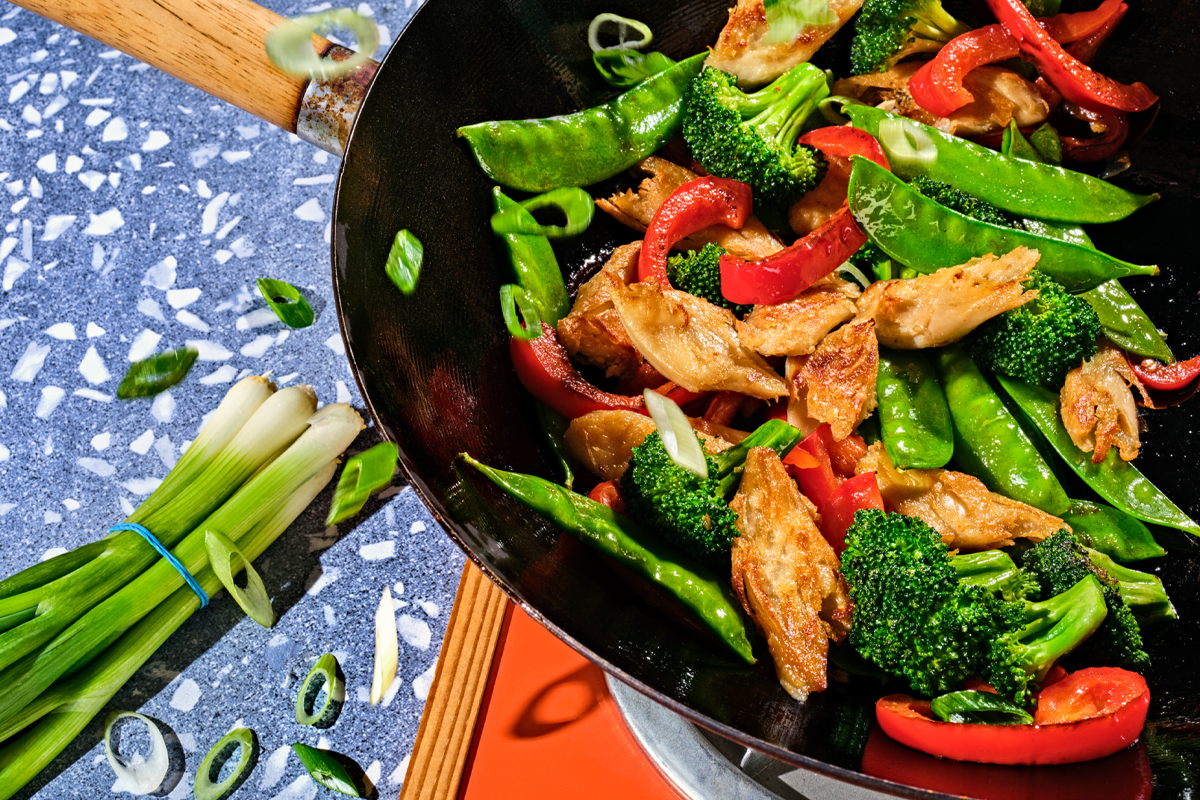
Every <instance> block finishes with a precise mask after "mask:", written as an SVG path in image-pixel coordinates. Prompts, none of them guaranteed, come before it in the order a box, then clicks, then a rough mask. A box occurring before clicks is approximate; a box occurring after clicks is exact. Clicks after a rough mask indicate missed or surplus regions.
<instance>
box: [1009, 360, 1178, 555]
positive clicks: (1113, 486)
mask: <svg viewBox="0 0 1200 800" xmlns="http://www.w3.org/2000/svg"><path fill="white" fill-rule="evenodd" d="M996 378H997V379H998V380H999V382H1000V386H1001V388H1002V389H1003V390H1004V392H1005V394H1007V395H1008V396H1009V397H1010V398H1011V399H1012V401H1013V402H1014V403H1015V404H1016V406H1017V408H1018V409H1020V411H1021V413H1022V414H1023V415H1024V416H1025V417H1026V418H1027V419H1028V420H1029V422H1030V423H1031V424H1032V425H1033V426H1034V427H1035V428H1037V429H1038V430H1039V431H1040V432H1041V433H1042V435H1043V436H1045V437H1046V439H1047V440H1048V441H1049V442H1050V446H1051V447H1053V448H1054V450H1055V451H1056V452H1057V453H1058V454H1059V455H1060V456H1062V459H1063V461H1065V462H1066V463H1067V466H1069V467H1070V468H1071V469H1072V470H1074V472H1075V474H1076V475H1078V476H1079V477H1080V478H1082V479H1083V480H1084V482H1085V483H1086V484H1087V485H1088V486H1090V487H1091V488H1092V490H1093V491H1095V492H1096V494H1098V495H1100V496H1101V497H1103V498H1104V499H1105V500H1107V501H1108V502H1110V503H1112V504H1113V505H1114V506H1116V507H1117V508H1119V509H1120V510H1122V511H1124V512H1125V513H1126V514H1129V515H1131V516H1134V517H1137V518H1138V519H1140V520H1142V521H1143V522H1153V523H1156V524H1158V525H1166V526H1167V527H1168V528H1177V529H1179V530H1181V531H1186V532H1187V533H1190V534H1193V535H1196V536H1200V525H1197V524H1196V522H1195V521H1194V520H1192V518H1191V517H1189V516H1188V515H1187V514H1185V513H1183V511H1182V510H1181V509H1180V508H1179V506H1177V505H1175V504H1174V503H1172V502H1171V500H1170V498H1168V497H1167V496H1166V495H1165V494H1163V493H1162V491H1160V490H1159V489H1158V487H1156V486H1155V485H1154V484H1152V483H1151V482H1150V481H1149V480H1147V479H1146V476H1145V475H1143V474H1142V473H1141V472H1139V471H1138V469H1137V467H1135V466H1133V464H1131V463H1129V462H1127V461H1122V460H1121V457H1120V455H1118V453H1117V448H1115V447H1114V448H1112V449H1111V450H1109V452H1108V457H1107V458H1106V459H1104V461H1103V463H1100V464H1093V463H1092V454H1091V453H1085V452H1083V451H1082V450H1080V449H1079V448H1078V447H1076V446H1075V443H1074V442H1073V441H1071V435H1070V434H1069V433H1067V429H1066V428H1065V427H1063V424H1062V419H1061V418H1060V417H1059V414H1058V395H1057V394H1055V393H1054V392H1052V391H1050V390H1049V389H1043V388H1042V387H1040V386H1033V385H1032V384H1028V383H1026V382H1025V381H1019V380H1017V379H1015V378H1010V377H1008V376H1007V375H997V376H996Z"/></svg>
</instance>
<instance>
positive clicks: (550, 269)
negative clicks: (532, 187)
mask: <svg viewBox="0 0 1200 800" xmlns="http://www.w3.org/2000/svg"><path fill="white" fill-rule="evenodd" d="M514 207H515V208H517V209H519V210H518V211H516V212H514V213H517V214H523V215H527V216H528V217H529V219H530V220H531V221H532V220H533V215H532V214H530V213H529V212H528V211H526V210H525V209H524V208H522V207H521V204H520V203H518V202H517V201H516V200H513V199H512V198H510V197H508V196H507V195H505V194H504V192H503V191H501V190H500V187H499V186H493V187H492V208H493V209H494V210H495V211H497V212H500V211H503V210H504V209H506V208H514ZM497 237H498V238H499V239H500V241H501V243H502V244H503V245H504V251H505V252H506V253H508V260H509V262H510V263H511V264H512V268H513V273H514V274H515V275H516V278H517V284H518V285H520V287H521V288H522V289H524V290H525V293H526V294H527V295H528V297H529V299H530V300H532V301H533V304H534V306H536V307H537V310H538V315H539V317H540V318H541V319H542V320H543V321H544V322H546V323H547V324H549V325H557V324H558V321H559V320H560V319H562V318H563V317H565V316H566V315H567V314H569V313H570V312H571V299H570V297H569V296H568V295H567V285H566V283H565V282H564V281H563V276H562V270H560V269H559V268H558V259H556V258H555V257H554V248H553V247H551V246H550V240H549V239H547V238H546V237H545V236H538V235H535V234H528V233H502V234H497Z"/></svg>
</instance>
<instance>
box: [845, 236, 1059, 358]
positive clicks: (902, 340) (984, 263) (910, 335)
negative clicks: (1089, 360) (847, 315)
mask: <svg viewBox="0 0 1200 800" xmlns="http://www.w3.org/2000/svg"><path fill="white" fill-rule="evenodd" d="M1038 256H1039V253H1038V251H1037V250H1030V249H1028V248H1026V247H1018V248H1016V249H1015V250H1013V251H1012V252H1011V253H1008V254H1007V255H1004V256H1001V257H1000V258H996V257H995V256H993V255H992V254H990V253H989V254H988V255H986V256H984V257H983V258H973V259H971V260H970V261H968V262H967V263H966V264H964V265H963V266H961V267H946V268H945V269H939V270H938V271H937V272H935V273H933V274H932V275H920V276H918V277H916V278H912V279H911V280H899V281H879V282H877V283H873V284H871V287H870V288H869V289H867V290H866V291H865V292H863V295H862V297H860V298H859V299H858V316H859V318H860V319H862V318H871V319H874V320H875V325H876V328H875V332H876V335H877V336H878V337H879V343H880V344H882V345H884V346H886V347H893V348H896V349H897V350H918V349H922V348H925V347H941V346H942V345H946V344H951V343H952V342H957V341H958V340H959V339H961V338H962V337H964V336H966V335H967V334H968V333H970V332H971V331H973V330H975V329H976V328H977V327H979V326H980V325H982V324H983V323H985V322H987V321H988V320H989V319H991V318H992V317H994V316H996V315H997V314H1002V313H1004V312H1005V311H1008V310H1009V309H1013V308H1016V307H1017V306H1020V305H1022V304H1024V303H1027V302H1029V301H1030V300H1032V299H1033V298H1035V297H1037V292H1036V291H1030V292H1026V291H1024V290H1023V289H1022V288H1021V281H1023V280H1024V279H1025V276H1027V275H1028V274H1029V271H1030V270H1031V269H1033V268H1034V267H1035V266H1036V265H1037V262H1038Z"/></svg>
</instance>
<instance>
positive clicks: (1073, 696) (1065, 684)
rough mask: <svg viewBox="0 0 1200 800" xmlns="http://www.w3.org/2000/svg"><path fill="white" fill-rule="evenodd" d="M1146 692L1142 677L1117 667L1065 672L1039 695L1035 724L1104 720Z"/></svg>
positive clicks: (1034, 717)
mask: <svg viewBox="0 0 1200 800" xmlns="http://www.w3.org/2000/svg"><path fill="white" fill-rule="evenodd" d="M1146 693H1147V689H1146V681H1145V679H1144V678H1142V676H1141V675H1138V674H1137V673H1136V672H1130V671H1129V670H1124V669H1118V668H1116V667H1089V668H1087V669H1081V670H1078V671H1076V672H1071V673H1066V674H1064V675H1063V677H1061V678H1059V679H1058V680H1057V681H1055V682H1054V683H1053V684H1052V685H1050V686H1044V687H1043V688H1042V690H1041V692H1039V693H1038V698H1037V701H1038V702H1037V711H1036V712H1034V715H1033V724H1034V725H1059V724H1063V723H1072V722H1080V721H1082V720H1085V719H1094V718H1096V717H1106V716H1108V715H1109V714H1114V713H1116V712H1117V711H1119V710H1120V709H1122V708H1124V707H1125V706H1126V705H1127V704H1129V703H1131V702H1133V701H1134V700H1136V699H1138V698H1139V697H1141V696H1142V695H1143V694H1146Z"/></svg>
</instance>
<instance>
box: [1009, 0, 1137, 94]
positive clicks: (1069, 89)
mask: <svg viewBox="0 0 1200 800" xmlns="http://www.w3.org/2000/svg"><path fill="white" fill-rule="evenodd" d="M987 4H988V7H989V8H991V9H992V13H993V14H995V15H996V19H998V20H1000V22H1001V24H1003V25H1004V27H1005V29H1006V30H1007V31H1008V32H1009V33H1010V34H1012V36H1013V38H1014V39H1016V40H1017V44H1018V45H1019V46H1020V48H1021V53H1022V54H1023V55H1024V56H1025V58H1027V59H1028V60H1029V61H1031V62H1033V65H1034V66H1036V67H1037V68H1038V71H1039V72H1040V73H1042V77H1044V78H1045V79H1046V80H1047V81H1048V82H1049V83H1050V85H1051V86H1053V87H1054V88H1055V89H1057V90H1058V92H1059V93H1060V94H1061V95H1062V96H1063V97H1064V98H1065V99H1067V100H1070V101H1071V102H1072V103H1075V104H1076V105H1080V106H1083V107H1084V108H1090V109H1092V110H1093V111H1105V110H1108V109H1112V110H1116V111H1145V110H1146V109H1147V108H1150V106H1152V105H1154V104H1155V103H1157V102H1158V95H1156V94H1155V93H1154V92H1152V91H1150V87H1148V86H1146V84H1144V83H1134V84H1132V85H1128V86H1127V85H1125V84H1123V83H1118V82H1117V81H1114V80H1113V79H1112V78H1108V77H1106V76H1104V75H1101V74H1100V73H1098V72H1093V71H1092V69H1091V68H1090V67H1088V66H1087V65H1086V64H1084V63H1082V62H1081V61H1079V59H1077V58H1075V57H1073V56H1072V55H1071V54H1069V53H1068V52H1067V51H1065V50H1064V49H1063V47H1062V45H1061V44H1059V43H1058V42H1056V41H1055V40H1054V37H1053V36H1051V35H1050V34H1049V33H1047V32H1046V31H1045V30H1044V29H1043V28H1042V26H1041V25H1038V23H1037V20H1035V19H1034V18H1033V15H1032V14H1030V13H1029V9H1027V8H1025V6H1024V4H1022V2H1021V0H987Z"/></svg>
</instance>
